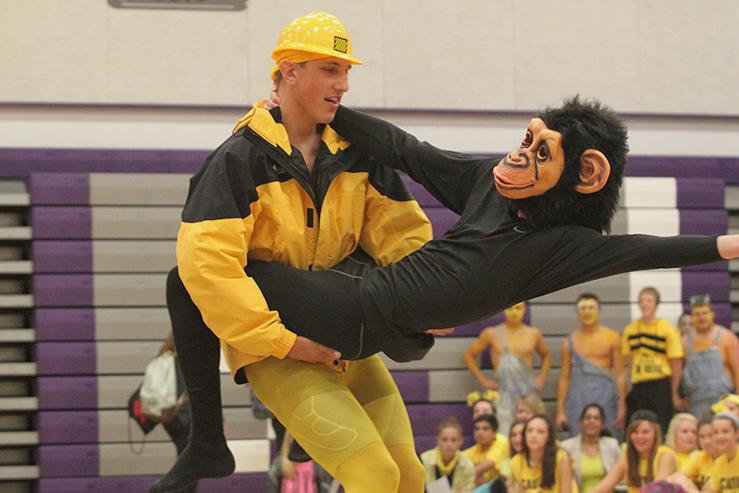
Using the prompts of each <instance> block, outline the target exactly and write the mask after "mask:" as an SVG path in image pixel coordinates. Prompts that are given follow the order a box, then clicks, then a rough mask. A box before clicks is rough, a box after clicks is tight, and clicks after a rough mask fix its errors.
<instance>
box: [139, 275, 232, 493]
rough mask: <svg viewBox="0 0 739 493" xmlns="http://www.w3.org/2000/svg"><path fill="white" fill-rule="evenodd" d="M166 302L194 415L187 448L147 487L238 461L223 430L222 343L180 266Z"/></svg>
mask: <svg viewBox="0 0 739 493" xmlns="http://www.w3.org/2000/svg"><path fill="white" fill-rule="evenodd" d="M167 308H168V309H169V317H170V320H171V322H172V334H173V336H174V343H175V350H176V351H177V358H178V361H179V364H180V370H181V371H182V378H183V380H184V381H185V387H186V388H187V392H188V397H189V399H190V408H191V412H192V421H191V426H190V438H189V443H188V445H187V448H186V449H185V450H184V451H183V452H182V454H180V455H179V456H178V457H177V461H176V462H175V464H174V466H172V469H170V470H169V472H167V474H165V475H164V476H162V477H161V478H159V480H158V481H156V482H155V483H153V484H152V485H151V486H150V487H149V493H163V492H170V491H177V490H179V489H182V488H184V487H185V486H187V485H189V484H191V483H194V482H195V481H197V480H198V479H203V478H216V477H223V476H228V475H229V474H231V473H233V471H234V467H235V464H234V458H233V455H231V452H230V451H229V450H228V447H227V445H226V437H225V435H224V434H223V415H222V414H221V413H222V410H221V381H220V374H219V370H218V364H219V361H220V350H221V349H220V343H219V341H218V337H216V335H215V334H214V333H213V332H212V331H211V330H210V329H209V328H208V326H207V325H205V323H204V322H203V318H202V316H201V315H200V310H198V307H197V306H195V303H193V301H192V300H191V299H190V295H189V294H188V292H187V290H186V289H185V286H184V285H183V284H182V281H181V280H180V276H179V273H178V271H177V268H176V267H175V268H174V269H172V270H171V271H170V272H169V275H168V276H167Z"/></svg>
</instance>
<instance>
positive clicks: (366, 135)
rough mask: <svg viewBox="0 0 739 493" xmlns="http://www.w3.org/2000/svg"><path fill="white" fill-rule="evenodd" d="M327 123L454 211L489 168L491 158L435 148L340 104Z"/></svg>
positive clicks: (459, 206)
mask: <svg viewBox="0 0 739 493" xmlns="http://www.w3.org/2000/svg"><path fill="white" fill-rule="evenodd" d="M331 126H332V127H333V128H334V129H335V130H336V131H337V132H339V134H341V136H342V137H344V138H346V139H348V140H349V141H350V142H351V143H352V145H356V146H357V147H358V148H359V149H360V150H361V151H362V152H364V153H366V154H368V155H369V156H371V157H373V158H375V159H377V160H378V161H380V162H381V163H383V164H386V165H388V166H392V167H393V168H396V169H399V170H401V171H404V172H405V173H408V175H410V177H411V178H413V180H415V181H416V182H418V183H420V184H421V185H423V186H424V188H426V189H427V190H428V191H429V192H430V193H431V194H432V195H433V196H434V197H436V199H437V200H439V201H440V202H441V203H442V204H444V206H445V207H447V208H448V209H451V210H452V211H454V212H456V213H457V214H461V213H462V210H463V209H464V207H465V204H466V203H467V198H468V197H469V195H470V193H471V191H472V188H473V187H474V186H475V185H476V184H477V182H478V180H479V178H480V174H481V173H484V172H485V170H487V171H489V172H492V169H493V160H492V159H484V158H479V157H474V156H470V155H467V154H462V153H459V152H452V151H445V150H442V149H437V148H436V147H434V146H432V145H431V144H429V143H427V142H420V141H419V140H418V139H416V138H415V137H414V136H412V135H410V134H409V133H407V132H405V131H404V130H402V129H400V128H398V127H396V126H395V125H393V124H391V123H388V122H386V121H384V120H380V119H379V118H374V117H372V116H369V115H365V114H363V113H360V112H357V111H354V110H350V109H349V108H346V107H343V106H342V107H340V108H339V110H338V111H337V112H336V117H335V118H334V121H333V122H332V123H331ZM489 178H490V179H492V175H491V176H489Z"/></svg>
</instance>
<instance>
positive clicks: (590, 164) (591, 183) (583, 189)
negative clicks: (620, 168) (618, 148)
mask: <svg viewBox="0 0 739 493" xmlns="http://www.w3.org/2000/svg"><path fill="white" fill-rule="evenodd" d="M609 176H611V163H609V162H608V158H607V157H606V156H605V154H603V153H602V152H600V151H598V150H596V149H586V150H585V152H583V153H582V155H581V156H580V183H578V184H577V185H576V186H575V190H577V191H578V192H580V193H595V192H597V191H599V190H601V189H602V188H603V187H605V186H606V182H608V177H609Z"/></svg>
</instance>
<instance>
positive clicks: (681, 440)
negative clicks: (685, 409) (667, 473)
mask: <svg viewBox="0 0 739 493" xmlns="http://www.w3.org/2000/svg"><path fill="white" fill-rule="evenodd" d="M665 445H667V446H668V447H670V448H671V449H672V451H673V452H675V460H676V461H677V468H678V469H680V468H681V467H682V466H683V464H685V462H687V460H688V457H689V456H690V454H691V453H692V452H693V451H694V450H695V449H696V447H697V446H698V419H697V418H696V417H695V416H693V415H692V414H688V413H678V414H676V415H675V416H674V417H673V418H672V420H671V421H670V426H668V427H667V435H666V436H665Z"/></svg>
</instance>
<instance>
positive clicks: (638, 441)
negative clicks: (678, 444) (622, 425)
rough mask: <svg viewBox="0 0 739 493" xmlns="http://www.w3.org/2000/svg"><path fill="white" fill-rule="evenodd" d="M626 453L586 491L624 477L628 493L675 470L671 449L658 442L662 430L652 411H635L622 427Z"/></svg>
mask: <svg viewBox="0 0 739 493" xmlns="http://www.w3.org/2000/svg"><path fill="white" fill-rule="evenodd" d="M626 439H627V445H626V456H624V457H622V458H621V459H620V460H619V461H618V462H617V463H616V465H615V466H613V469H611V470H610V471H609V472H608V474H607V475H606V477H605V478H603V480H602V481H601V482H600V483H598V485H597V486H596V487H595V488H593V489H592V490H591V491H590V493H609V492H611V491H613V490H614V489H615V488H616V485H618V483H619V482H620V481H621V480H623V479H626V487H627V491H628V493H639V489H640V488H641V487H642V486H644V485H645V484H647V483H651V482H653V481H661V480H663V479H666V478H667V477H668V476H669V475H670V474H672V473H674V472H675V471H676V470H677V462H676V461H675V454H674V452H673V451H672V450H671V449H670V448H669V447H666V446H664V445H662V430H661V429H660V426H659V421H658V418H657V415H656V414H654V413H653V412H652V411H647V410H645V409H640V410H638V411H636V412H635V413H634V414H633V415H632V417H631V421H630V422H629V426H628V427H627V428H626Z"/></svg>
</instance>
